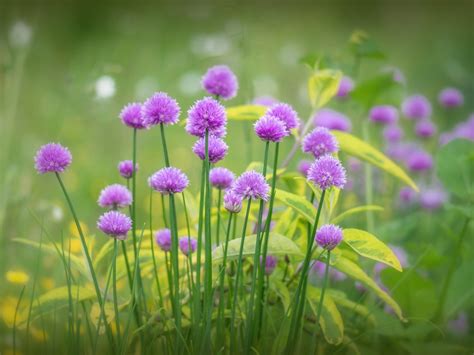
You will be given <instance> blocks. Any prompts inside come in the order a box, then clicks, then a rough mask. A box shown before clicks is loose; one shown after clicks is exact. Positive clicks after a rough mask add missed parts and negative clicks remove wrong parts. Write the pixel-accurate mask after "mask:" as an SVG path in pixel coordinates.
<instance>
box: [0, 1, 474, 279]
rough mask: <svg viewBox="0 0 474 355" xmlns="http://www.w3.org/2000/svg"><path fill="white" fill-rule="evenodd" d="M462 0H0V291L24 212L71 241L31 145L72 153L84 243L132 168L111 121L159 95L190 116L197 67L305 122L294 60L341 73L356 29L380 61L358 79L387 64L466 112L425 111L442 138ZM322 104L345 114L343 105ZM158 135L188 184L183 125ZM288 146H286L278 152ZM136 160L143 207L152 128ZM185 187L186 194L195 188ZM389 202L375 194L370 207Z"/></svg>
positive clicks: (233, 154) (245, 150) (467, 5)
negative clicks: (105, 200)
mask: <svg viewBox="0 0 474 355" xmlns="http://www.w3.org/2000/svg"><path fill="white" fill-rule="evenodd" d="M473 4H474V3H473V2H472V1H440V0H436V1H357V2H356V1H323V2H316V1H314V2H313V1H305V2H303V1H285V2H283V1H281V2H271V1H259V2H258V3H257V2H250V1H245V2H235V3H234V2H227V1H226V2H222V1H207V2H203V3H199V4H198V3H197V2H183V1H179V2H172V1H169V2H152V1H143V2H140V1H134V2H133V6H132V5H131V4H130V3H128V2H104V3H99V2H93V1H81V2H73V1H65V2H63V1H12V0H2V1H1V2H0V83H1V89H0V90H1V91H0V96H1V103H0V114H1V116H0V123H1V126H0V144H1V149H0V164H1V165H0V188H1V193H0V248H1V249H2V255H3V257H2V258H1V260H0V266H1V275H2V276H1V277H2V281H1V282H0V285H5V283H4V282H3V275H4V273H5V271H6V270H7V269H21V270H28V268H29V266H28V265H30V266H31V267H32V265H33V264H32V263H31V262H29V261H30V258H31V256H32V255H35V253H36V251H35V250H30V249H27V248H25V247H23V246H19V245H17V244H14V243H12V242H11V239H12V238H16V237H21V238H31V239H35V240H38V239H39V234H40V228H39V225H38V221H35V220H34V218H33V217H32V214H34V215H35V216H37V218H38V219H39V221H40V222H41V223H44V225H45V226H47V229H48V231H49V232H50V234H51V235H52V236H59V235H60V234H61V233H63V232H64V233H66V234H67V233H69V229H68V224H69V221H70V218H69V212H68V211H67V210H66V209H65V204H64V201H63V199H62V196H61V195H60V193H59V189H58V187H57V185H56V181H54V180H55V179H54V177H53V176H39V175H37V173H36V172H35V171H34V168H33V156H34V154H35V151H36V150H37V148H38V147H39V146H40V145H42V144H44V143H46V142H49V141H55V142H61V143H62V144H64V145H66V146H68V147H69V148H70V150H71V151H72V154H73V157H74V158H73V165H72V167H71V169H70V170H69V171H68V172H67V173H66V174H65V176H64V179H65V182H66V184H67V185H68V187H69V190H70V193H71V194H72V196H73V198H74V200H75V202H76V204H77V207H78V210H79V214H80V215H81V218H82V220H83V221H84V222H85V224H86V225H88V226H89V230H90V231H91V233H95V220H96V218H97V216H98V215H99V207H98V206H96V203H95V201H96V199H97V197H98V193H99V192H100V190H101V189H102V188H103V187H104V186H105V185H107V184H110V183H113V182H120V179H119V176H118V173H117V170H116V166H117V163H118V161H119V160H123V159H129V158H131V156H130V154H131V131H130V129H128V128H126V127H124V126H123V125H122V124H121V123H120V120H119V118H118V114H119V112H120V110H121V108H122V107H123V106H124V105H125V104H126V103H128V102H132V101H141V100H144V99H145V98H147V97H148V96H149V95H151V94H152V93H153V92H155V91H158V90H163V91H166V92H168V93H169V94H170V95H171V96H173V97H175V98H176V99H177V100H178V102H179V104H180V106H181V109H182V115H181V120H184V119H185V118H186V111H187V109H188V108H189V106H190V105H191V104H192V103H193V102H194V101H195V100H196V99H199V98H201V97H203V96H204V95H205V93H204V91H203V90H202V89H201V87H200V78H201V76H202V75H203V74H204V73H205V71H206V69H207V68H208V67H210V66H211V65H215V64H227V65H229V66H230V67H231V68H232V70H234V72H235V73H236V75H237V76H238V79H239V84H240V90H239V94H238V96H237V97H236V98H235V99H233V100H231V101H229V102H226V103H225V104H226V105H227V106H232V105H237V104H242V103H248V102H251V101H252V100H253V99H254V98H256V97H259V96H264V95H269V96H272V97H274V98H276V99H278V100H282V101H285V102H288V103H290V104H292V105H293V106H294V107H295V108H296V109H297V111H298V113H299V115H300V117H301V118H303V119H306V118H307V117H308V115H309V114H310V112H311V108H310V105H309V102H308V99H307V93H306V80H307V76H308V72H309V71H308V69H307V68H306V67H305V66H304V65H303V64H301V63H300V58H301V57H303V56H304V55H306V54H308V53H323V54H327V55H330V56H331V57H332V58H335V61H336V62H337V67H338V68H339V69H341V70H343V71H345V72H346V71H349V70H350V69H351V67H352V65H353V63H352V62H351V60H350V56H348V40H349V38H350V35H351V33H352V32H353V31H354V30H357V29H360V30H364V31H367V32H368V33H369V34H370V35H371V36H372V38H373V39H374V41H376V42H377V43H378V46H379V47H380V49H381V50H382V51H383V52H384V53H385V59H383V60H367V61H364V62H363V63H361V67H360V76H361V77H370V75H371V74H372V73H375V72H377V71H380V70H381V69H383V68H391V67H396V68H398V69H399V70H400V71H401V72H402V73H403V75H404V77H405V78H406V84H405V89H404V90H406V91H405V92H406V94H413V93H423V94H424V95H426V96H427V97H428V98H429V99H430V100H432V103H433V105H434V106H436V100H437V95H438V93H439V92H440V90H441V89H443V88H444V87H446V86H454V87H457V88H459V89H460V90H461V91H462V92H463V93H464V97H465V103H464V106H463V107H462V108H460V109H458V110H456V111H455V112H454V113H453V114H451V115H450V116H449V121H447V118H446V116H445V115H444V113H443V112H442V111H441V110H435V114H434V116H435V117H433V119H434V120H436V121H438V122H441V121H443V122H444V123H443V128H444V129H450V128H452V127H454V126H455V124H456V123H457V122H460V121H462V120H465V119H466V118H467V117H468V115H469V114H470V113H471V112H473V93H474V81H473V74H474V68H473V63H474V54H473V45H472V44H473V43H474V42H473V40H474V31H473V24H474V21H473V20H474V19H473V17H474V16H473V14H474V11H473V10H474V9H473ZM346 58H348V59H346ZM333 105H335V106H336V107H337V108H338V109H341V110H342V111H345V114H346V115H347V116H349V117H351V110H350V106H348V107H345V108H340V107H339V106H337V105H338V104H337V103H335V104H333ZM330 106H331V105H330ZM248 127H249V124H248V123H243V122H231V123H230V126H229V129H228V132H229V136H228V143H229V146H230V151H229V155H228V157H227V158H226V162H225V165H226V166H228V167H231V168H232V169H233V170H234V171H236V172H240V171H242V170H243V169H245V167H246V166H247V165H248V163H249V162H250V161H252V160H260V159H261V156H262V148H263V145H262V144H261V143H259V142H258V141H257V139H256V138H254V137H253V134H252V131H251V127H250V130H249V128H248ZM354 133H356V134H357V133H358V128H357V127H355V129H354ZM167 134H168V139H169V142H168V144H169V146H170V149H171V159H172V160H173V161H174V162H176V165H177V166H179V167H180V168H182V169H183V170H185V171H186V172H187V173H188V174H189V175H190V178H191V181H197V178H198V174H199V167H200V162H199V161H198V160H197V159H196V158H195V157H194V156H193V154H192V151H191V146H192V144H193V141H194V139H193V138H192V137H190V136H188V135H187V134H186V133H185V131H184V129H183V127H182V126H180V125H177V126H174V127H172V128H170V129H169V130H168V131H167ZM434 144H435V145H436V143H434ZM289 148H290V144H287V146H286V147H284V148H283V149H285V150H288V149H289ZM138 157H139V162H140V169H141V170H140V178H141V179H142V182H141V184H140V185H139V189H138V194H139V196H140V195H141V196H142V198H143V203H142V208H143V209H145V206H146V203H147V202H146V201H147V198H148V197H146V196H147V195H146V193H145V191H146V190H147V186H146V184H145V178H146V177H147V176H149V175H150V174H151V173H152V172H153V171H155V170H157V169H158V168H160V167H161V166H162V155H161V145H160V142H159V132H158V131H156V130H151V131H147V132H140V135H139V150H138ZM296 162H297V160H295V162H293V163H292V166H293V167H294V166H296ZM196 185H197V183H194V184H192V185H191V189H192V191H194V192H196V191H197V189H198V186H196ZM394 198H395V197H394V196H393V194H392V195H386V194H385V195H384V194H383V193H381V194H380V195H378V196H377V197H376V200H377V201H376V202H380V203H381V204H383V203H384V202H382V201H387V199H388V200H390V199H394ZM389 203H390V202H389ZM58 238H59V237H58ZM60 272H61V271H60V270H59V273H60ZM0 287H3V286H0Z"/></svg>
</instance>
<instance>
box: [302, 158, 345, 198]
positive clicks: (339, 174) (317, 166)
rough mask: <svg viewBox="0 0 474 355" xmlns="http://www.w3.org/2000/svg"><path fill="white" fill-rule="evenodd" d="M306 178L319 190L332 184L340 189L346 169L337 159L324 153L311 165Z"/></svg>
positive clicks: (343, 183)
mask: <svg viewBox="0 0 474 355" xmlns="http://www.w3.org/2000/svg"><path fill="white" fill-rule="evenodd" d="M307 179H308V181H311V182H312V183H313V184H315V185H316V186H318V187H319V188H320V189H321V190H326V189H329V188H331V187H333V186H334V187H337V188H339V189H342V188H344V185H345V184H346V170H345V169H344V168H343V166H342V164H341V162H340V161H339V160H338V159H336V158H334V157H332V156H331V155H324V156H322V157H321V158H319V159H317V160H316V161H315V162H314V163H313V164H312V165H311V167H310V168H309V171H308V177H307Z"/></svg>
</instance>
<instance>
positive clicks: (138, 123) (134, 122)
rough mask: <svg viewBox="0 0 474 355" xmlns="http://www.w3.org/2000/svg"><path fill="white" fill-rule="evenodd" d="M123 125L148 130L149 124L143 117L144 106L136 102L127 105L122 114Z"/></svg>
mask: <svg viewBox="0 0 474 355" xmlns="http://www.w3.org/2000/svg"><path fill="white" fill-rule="evenodd" d="M120 119H121V120H122V123H123V124H124V125H126V126H128V127H131V128H136V129H144V128H147V124H146V122H145V120H144V118H143V115H142V105H141V104H140V103H137V102H134V103H131V104H128V105H126V106H125V107H124V108H123V109H122V111H121V112H120Z"/></svg>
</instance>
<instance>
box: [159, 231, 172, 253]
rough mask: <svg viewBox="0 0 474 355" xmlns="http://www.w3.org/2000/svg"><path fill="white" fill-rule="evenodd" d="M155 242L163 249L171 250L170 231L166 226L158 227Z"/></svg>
mask: <svg viewBox="0 0 474 355" xmlns="http://www.w3.org/2000/svg"><path fill="white" fill-rule="evenodd" d="M155 241H156V244H158V246H159V247H160V249H161V250H163V251H170V250H171V231H170V230H169V229H168V228H164V229H160V230H158V231H157V232H156V233H155Z"/></svg>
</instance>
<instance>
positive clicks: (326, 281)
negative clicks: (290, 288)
mask: <svg viewBox="0 0 474 355" xmlns="http://www.w3.org/2000/svg"><path fill="white" fill-rule="evenodd" d="M330 258H331V251H330V250H328V255H327V256H326V269H325V270H324V280H323V289H322V290H321V297H320V298H319V303H318V310H317V312H316V332H315V334H314V336H315V344H316V349H317V348H318V336H317V333H318V331H317V329H318V327H319V319H320V318H321V311H322V310H323V304H324V294H325V292H326V288H327V285H328V280H329V260H330Z"/></svg>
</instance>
